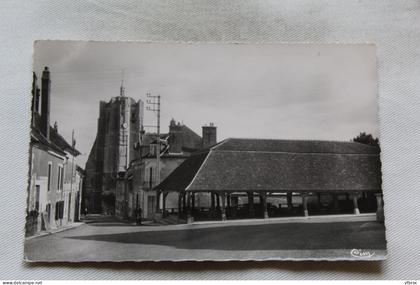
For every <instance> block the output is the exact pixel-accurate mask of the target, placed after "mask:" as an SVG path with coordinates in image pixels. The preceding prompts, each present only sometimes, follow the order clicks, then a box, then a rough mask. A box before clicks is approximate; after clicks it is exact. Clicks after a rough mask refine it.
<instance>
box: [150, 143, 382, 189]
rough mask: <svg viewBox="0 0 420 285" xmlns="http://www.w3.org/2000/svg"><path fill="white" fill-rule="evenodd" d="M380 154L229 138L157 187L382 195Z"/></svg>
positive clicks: (344, 146)
mask: <svg viewBox="0 0 420 285" xmlns="http://www.w3.org/2000/svg"><path fill="white" fill-rule="evenodd" d="M379 153H380V150H379V148H377V147H372V146H367V145H363V144H360V143H355V142H337V141H336V142H332V141H303V140H302V141H299V140H260V139H227V140H225V141H223V142H221V143H219V144H217V145H216V146H214V147H212V148H210V149H209V150H208V151H204V152H201V153H200V154H196V155H193V156H191V157H190V158H188V159H187V160H186V161H185V162H184V163H183V164H181V165H180V166H179V167H178V168H177V169H176V170H175V171H174V172H173V173H172V174H170V175H169V176H168V177H167V178H166V179H165V180H164V181H162V183H161V184H160V185H158V186H157V187H156V188H158V189H161V190H163V191H180V190H187V191H206V192H207V191H232V192H233V191H294V192H299V191H380V189H381V171H380V169H381V164H380V158H379ZM197 156H199V158H198V157H197ZM203 156H205V158H203Z"/></svg>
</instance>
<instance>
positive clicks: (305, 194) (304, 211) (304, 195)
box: [302, 193, 309, 217]
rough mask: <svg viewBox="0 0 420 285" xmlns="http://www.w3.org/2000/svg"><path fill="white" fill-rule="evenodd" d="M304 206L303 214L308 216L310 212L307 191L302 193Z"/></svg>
mask: <svg viewBox="0 0 420 285" xmlns="http://www.w3.org/2000/svg"><path fill="white" fill-rule="evenodd" d="M302 207H303V215H304V216H305V217H308V216H309V212H308V194H307V193H302Z"/></svg>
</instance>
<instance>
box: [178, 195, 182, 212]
mask: <svg viewBox="0 0 420 285" xmlns="http://www.w3.org/2000/svg"><path fill="white" fill-rule="evenodd" d="M181 207H182V193H181V192H179V193H178V218H179V219H180V218H181Z"/></svg>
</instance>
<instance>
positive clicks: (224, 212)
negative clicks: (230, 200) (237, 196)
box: [221, 192, 226, 221]
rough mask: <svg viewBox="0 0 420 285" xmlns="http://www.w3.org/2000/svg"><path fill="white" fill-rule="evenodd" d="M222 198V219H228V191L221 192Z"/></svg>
mask: <svg viewBox="0 0 420 285" xmlns="http://www.w3.org/2000/svg"><path fill="white" fill-rule="evenodd" d="M221 196H222V197H221V198H222V221H226V193H225V192H222V193H221Z"/></svg>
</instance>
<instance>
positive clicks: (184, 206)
mask: <svg viewBox="0 0 420 285" xmlns="http://www.w3.org/2000/svg"><path fill="white" fill-rule="evenodd" d="M186 209H187V193H185V192H184V193H182V211H183V212H184V213H185V210H186Z"/></svg>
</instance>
